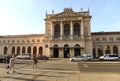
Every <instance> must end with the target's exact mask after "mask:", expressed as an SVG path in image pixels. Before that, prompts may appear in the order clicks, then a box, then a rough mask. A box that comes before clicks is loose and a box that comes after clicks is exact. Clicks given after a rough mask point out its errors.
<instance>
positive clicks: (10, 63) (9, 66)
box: [7, 55, 15, 74]
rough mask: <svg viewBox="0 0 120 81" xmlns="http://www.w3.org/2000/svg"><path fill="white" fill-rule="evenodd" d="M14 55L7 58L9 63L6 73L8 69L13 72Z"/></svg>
mask: <svg viewBox="0 0 120 81" xmlns="http://www.w3.org/2000/svg"><path fill="white" fill-rule="evenodd" d="M14 65H15V56H14V55H13V56H12V58H11V59H10V60H9V64H8V66H7V74H9V71H10V70H11V69H13V73H15V68H14Z"/></svg>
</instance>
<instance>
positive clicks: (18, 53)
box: [17, 47, 20, 55]
mask: <svg viewBox="0 0 120 81" xmlns="http://www.w3.org/2000/svg"><path fill="white" fill-rule="evenodd" d="M17 55H20V47H17Z"/></svg>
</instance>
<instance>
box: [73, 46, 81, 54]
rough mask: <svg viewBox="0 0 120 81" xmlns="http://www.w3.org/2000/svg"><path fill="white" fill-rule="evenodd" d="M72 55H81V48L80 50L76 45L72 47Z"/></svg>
mask: <svg viewBox="0 0 120 81" xmlns="http://www.w3.org/2000/svg"><path fill="white" fill-rule="evenodd" d="M74 55H75V56H79V55H81V48H80V45H79V44H76V45H75V46H74Z"/></svg>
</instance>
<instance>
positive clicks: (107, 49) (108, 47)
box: [105, 46, 111, 54]
mask: <svg viewBox="0 0 120 81" xmlns="http://www.w3.org/2000/svg"><path fill="white" fill-rule="evenodd" d="M110 49H111V48H110V46H106V50H105V54H110V53H111V51H110Z"/></svg>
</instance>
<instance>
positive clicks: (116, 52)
mask: <svg viewBox="0 0 120 81" xmlns="http://www.w3.org/2000/svg"><path fill="white" fill-rule="evenodd" d="M113 54H118V47H117V46H114V47H113Z"/></svg>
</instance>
